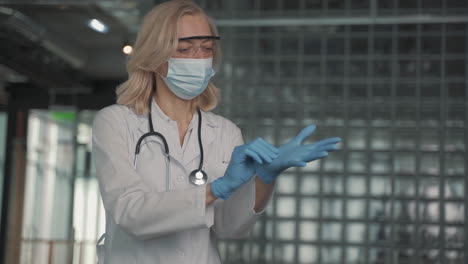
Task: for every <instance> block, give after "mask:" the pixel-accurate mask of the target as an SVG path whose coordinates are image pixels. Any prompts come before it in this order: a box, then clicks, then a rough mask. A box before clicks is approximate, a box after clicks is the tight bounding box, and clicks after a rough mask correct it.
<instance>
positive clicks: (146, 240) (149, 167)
mask: <svg viewBox="0 0 468 264" xmlns="http://www.w3.org/2000/svg"><path fill="white" fill-rule="evenodd" d="M152 118H153V124H154V129H155V131H157V132H160V133H161V134H163V135H164V136H165V137H166V140H167V142H168V145H169V150H170V151H169V152H170V154H169V155H170V163H169V168H168V169H169V170H170V177H169V175H167V174H166V168H167V167H166V164H167V163H166V160H165V159H166V157H165V154H164V148H163V144H162V141H161V140H160V139H159V138H157V137H155V136H151V137H148V138H146V139H145V140H143V142H142V144H141V150H140V154H139V155H138V157H137V159H136V166H134V159H135V154H134V153H135V146H136V143H137V141H138V139H139V138H140V137H141V136H142V135H143V134H144V133H147V132H148V131H149V127H148V115H137V114H135V113H134V112H133V111H132V110H131V109H129V108H128V107H125V106H121V105H112V106H109V107H107V108H104V109H103V110H101V111H100V112H99V113H98V114H97V116H96V118H95V120H94V125H93V158H94V162H95V166H96V171H97V177H98V180H99V186H100V191H101V195H102V199H103V202H104V208H105V210H106V236H105V243H104V247H103V253H104V255H105V261H104V262H102V260H100V261H99V263H106V264H120V263H122V264H136V263H138V264H149V263H151V264H153V263H203V264H206V263H209V264H211V263H221V260H220V257H219V254H218V251H217V247H216V238H217V237H221V238H236V237H242V236H245V235H246V234H247V233H248V231H249V230H250V229H251V227H252V226H253V224H254V222H255V220H256V219H257V218H258V217H259V215H260V214H259V213H255V211H254V210H253V207H254V203H255V181H254V180H251V181H250V182H248V183H247V184H245V185H244V186H242V187H241V188H239V189H238V190H237V191H236V192H235V193H234V194H233V195H232V196H231V198H229V199H228V200H226V201H222V200H220V199H218V200H217V201H215V203H213V204H212V205H210V206H208V207H206V206H205V198H206V191H205V188H206V187H205V186H194V185H192V184H190V183H189V180H188V175H189V173H190V172H191V171H192V170H195V169H197V168H198V166H199V161H200V150H199V145H198V131H197V130H198V115H197V114H196V113H195V114H194V116H193V119H192V121H191V123H190V125H189V128H188V131H187V134H186V136H185V139H184V144H183V146H180V143H179V133H178V128H177V123H176V121H174V120H171V119H170V118H169V117H168V116H166V115H165V114H164V113H163V112H162V110H161V109H160V108H159V106H158V105H157V104H156V103H155V102H154V100H153V103H152ZM201 134H202V143H203V147H204V170H205V171H206V173H207V174H208V181H209V182H212V181H213V180H215V179H216V178H218V177H221V176H223V175H224V172H225V170H226V168H227V165H228V163H229V161H230V158H231V153H232V151H233V149H234V147H235V146H238V145H241V144H243V139H242V135H241V132H240V130H239V128H238V127H237V126H236V125H234V124H233V123H232V122H230V121H229V120H227V119H225V118H223V117H221V116H218V115H215V114H213V113H210V112H202V127H201Z"/></svg>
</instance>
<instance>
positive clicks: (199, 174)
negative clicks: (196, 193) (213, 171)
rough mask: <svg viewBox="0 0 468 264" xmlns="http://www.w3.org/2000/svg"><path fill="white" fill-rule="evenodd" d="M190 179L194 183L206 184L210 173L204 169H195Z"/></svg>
mask: <svg viewBox="0 0 468 264" xmlns="http://www.w3.org/2000/svg"><path fill="white" fill-rule="evenodd" d="M189 180H190V182H191V183H192V184H194V185H198V186H200V185H205V184H206V182H207V181H208V175H206V173H205V172H204V171H203V170H194V171H192V172H191V173H190V175H189Z"/></svg>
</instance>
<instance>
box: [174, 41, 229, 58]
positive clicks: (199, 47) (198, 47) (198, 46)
mask: <svg viewBox="0 0 468 264" xmlns="http://www.w3.org/2000/svg"><path fill="white" fill-rule="evenodd" d="M192 39H204V40H220V39H221V37H220V36H191V37H184V38H179V39H178V41H179V42H180V41H186V40H192ZM200 48H201V46H198V48H197V50H196V51H195V52H194V53H193V54H191V56H193V55H194V54H196V53H197V52H198V50H199V49H200Z"/></svg>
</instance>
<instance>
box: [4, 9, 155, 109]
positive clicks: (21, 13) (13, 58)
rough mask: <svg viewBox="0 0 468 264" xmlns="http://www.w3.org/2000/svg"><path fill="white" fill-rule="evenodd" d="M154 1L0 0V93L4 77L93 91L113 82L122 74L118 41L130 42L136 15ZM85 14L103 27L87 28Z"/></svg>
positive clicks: (122, 58)
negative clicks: (101, 84)
mask: <svg viewBox="0 0 468 264" xmlns="http://www.w3.org/2000/svg"><path fill="white" fill-rule="evenodd" d="M159 2H161V1H153V0H139V1H137V0H104V1H97V0H94V1H86V0H83V1H80V0H36V1H34V0H29V1H26V0H6V1H0V47H2V50H1V52H0V99H1V98H2V94H4V86H5V85H6V84H7V83H8V84H10V83H25V82H28V83H30V84H31V85H34V86H38V87H41V88H43V89H44V90H46V91H47V90H50V89H54V90H56V91H59V92H64V93H67V92H73V93H94V92H95V90H96V89H100V87H99V86H96V85H95V84H96V83H103V82H106V81H108V82H112V86H114V85H115V83H118V82H120V81H121V80H123V79H124V78H125V77H126V71H125V59H126V58H125V56H126V55H125V54H123V53H122V45H123V43H124V42H128V41H129V42H133V40H134V38H135V28H138V26H139V22H140V20H141V18H142V17H143V15H144V14H145V13H146V12H147V11H149V9H150V8H151V7H152V6H153V5H154V4H157V3H159ZM90 19H98V20H100V21H102V22H103V23H105V24H106V25H107V26H108V27H109V31H108V32H107V33H99V32H97V31H94V30H92V29H91V28H90V27H88V25H87V24H88V21H89V20H90ZM18 89H19V88H18ZM103 89H104V88H103ZM2 101H4V100H0V104H2Z"/></svg>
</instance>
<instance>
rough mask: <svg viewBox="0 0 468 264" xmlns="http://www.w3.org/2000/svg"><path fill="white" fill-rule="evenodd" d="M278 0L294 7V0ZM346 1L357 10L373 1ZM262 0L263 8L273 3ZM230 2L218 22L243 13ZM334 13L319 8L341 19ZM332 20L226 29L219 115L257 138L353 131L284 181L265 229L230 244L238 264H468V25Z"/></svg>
mask: <svg viewBox="0 0 468 264" xmlns="http://www.w3.org/2000/svg"><path fill="white" fill-rule="evenodd" d="M229 2H232V1H229ZM270 2H272V3H276V4H278V3H279V4H278V5H277V6H276V7H277V9H275V10H274V12H276V14H282V13H284V12H285V11H284V10H285V9H284V5H285V4H286V3H290V2H291V1H284V2H283V1H276V2H275V1H270ZM292 2H294V1H292ZM298 2H299V3H300V5H301V6H302V5H303V4H305V3H312V2H314V1H298ZM315 2H320V3H321V7H327V6H329V5H328V4H330V3H332V2H333V3H335V2H337V1H315ZM342 2H343V3H344V4H343V10H344V11H343V14H351V13H353V12H354V11H353V5H354V4H355V3H358V2H359V3H365V2H369V1H342ZM383 2H384V1H379V2H378V5H377V2H375V1H370V2H369V4H368V5H367V8H369V10H370V11H369V10H367V12H371V13H372V10H374V11H375V10H378V11H379V12H380V9H376V8H377V6H380V7H382V5H381V3H383ZM385 2H386V3H387V4H386V5H387V6H389V10H390V9H391V10H390V11H389V10H387V11H388V12H389V13H392V14H398V13H405V12H404V11H408V10H410V11H411V8H410V7H409V6H406V7H408V9H405V10H403V9H401V8H397V7H405V6H402V5H412V4H409V3H410V2H411V3H413V4H415V5H414V8H415V10H417V11H418V12H419V13H423V11H425V10H426V9H423V7H424V3H426V4H428V3H432V5H435V4H434V3H438V2H440V5H441V7H443V8H441V9H440V10H439V11H437V12H441V13H444V14H448V16H447V17H446V18H448V17H450V14H451V12H452V11H453V13H457V12H459V11H460V10H462V11H466V10H467V9H466V7H467V3H466V2H465V1H428V2H426V1H393V2H391V1H385ZM207 3H208V2H207ZM210 3H211V4H213V3H216V2H210ZM223 3H225V2H223ZM239 3H241V4H238V5H240V6H242V3H244V2H243V1H239ZM252 3H254V5H255V6H254V8H253V9H252V10H250V11H249V12H252V13H253V14H257V15H258V16H261V14H263V9H262V8H261V7H262V5H263V3H267V2H266V1H252ZM324 3H325V4H324ZM388 3H391V4H388ZM405 3H406V4H405ZM202 4H203V3H202ZM218 4H219V6H218V7H217V8H219V9H218V10H214V11H215V12H214V14H215V17H216V14H220V13H221V14H223V15H225V17H229V15H232V16H233V17H234V16H236V14H237V15H239V16H240V14H241V13H242V12H243V10H240V11H239V10H237V11H236V10H235V8H236V6H230V7H234V9H232V10H230V11H226V9H224V8H226V7H223V6H222V4H221V2H219V3H218ZM237 7H239V6H237ZM371 7H372V8H371ZM384 7H385V6H384ZM433 7H434V6H433ZM456 7H458V10H456ZM281 8H283V9H281ZM364 9H365V8H364ZM371 9H372V10H371ZM384 9H385V8H384ZM327 10H328V9H327V8H323V9H321V11H312V10H309V11H310V12H324V14H325V16H324V19H327V17H326V15H327V14H329V12H328V11H327ZM401 10H402V11H401ZM431 10H432V9H431ZM309 11H307V10H301V11H297V12H299V13H301V14H305V13H307V12H309ZM361 11H363V10H361ZM364 11H365V10H364ZM364 11H363V12H364ZM400 11H401V12H400ZM449 11H450V12H449ZM267 12H269V11H267ZM288 12H294V10H293V11H291V10H289V11H288ZM327 12H328V13H327ZM364 13H365V12H364ZM374 13H375V12H374ZM328 21H329V22H330V23H329V24H330V25H307V26H304V25H296V26H294V25H289V26H270V27H269V26H262V27H256V26H249V27H240V26H224V27H223V26H222V27H221V28H220V31H221V35H222V45H223V56H224V58H223V65H222V67H221V69H219V71H220V73H219V74H218V76H217V77H216V78H217V79H216V81H217V84H218V86H219V87H220V88H221V90H222V103H221V106H220V108H219V109H217V111H218V112H219V113H220V114H222V115H224V116H227V117H229V118H231V119H232V120H233V121H234V122H235V123H237V124H238V125H239V126H240V127H241V128H242V130H243V132H244V137H245V139H246V140H251V139H253V138H255V137H257V136H262V137H264V138H266V139H267V140H269V141H270V142H272V143H274V144H276V145H279V144H282V143H284V142H285V141H286V140H288V139H290V138H292V137H293V136H295V135H296V133H297V132H298V131H299V130H300V129H301V128H302V127H303V126H305V125H307V124H311V123H312V124H317V126H318V131H317V132H316V134H315V135H314V136H313V139H312V140H313V141H315V140H318V139H321V138H324V137H330V136H341V137H342V138H343V144H342V145H341V148H342V150H341V151H339V152H335V153H333V154H332V155H330V157H328V158H327V159H326V160H325V161H324V162H314V163H312V164H310V165H309V166H308V167H306V168H303V169H292V170H288V171H287V172H286V173H284V174H283V175H282V176H281V177H280V179H279V182H278V184H277V189H276V194H275V196H274V198H273V200H272V202H271V203H270V207H269V208H268V209H267V212H266V214H265V216H264V217H263V218H262V219H261V220H260V221H259V222H258V223H257V224H256V226H255V229H254V231H253V233H252V235H251V236H250V237H249V238H248V239H245V240H232V241H230V240H227V241H222V242H220V244H219V248H220V251H221V254H222V255H223V258H224V259H225V263H347V264H349V263H466V260H465V257H464V256H465V253H466V252H468V251H467V248H466V247H467V246H466V245H465V243H464V238H465V235H466V233H467V231H468V229H467V228H465V221H464V220H465V216H466V214H467V213H466V211H465V210H464V208H465V206H464V205H465V193H468V190H467V189H468V188H467V184H466V168H465V166H466V165H465V164H468V160H467V159H468V157H467V155H466V149H467V148H468V146H467V145H468V138H467V124H468V105H467V103H466V98H467V97H466V96H467V94H468V85H467V82H466V79H467V78H468V69H467V63H468V52H467V50H466V49H467V45H468V40H467V38H468V37H467V36H468V34H467V33H468V26H467V23H465V22H463V23H453V22H452V23H442V22H441V23H432V22H429V23H415V22H417V21H411V18H410V19H408V20H405V23H396V24H381V25H376V24H369V25H362V24H361V25H349V24H341V25H340V24H339V23H337V20H333V19H331V20H328ZM350 21H355V20H352V19H351V20H350ZM221 22H222V23H224V22H226V21H224V22H223V21H221ZM231 22H232V21H231Z"/></svg>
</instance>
